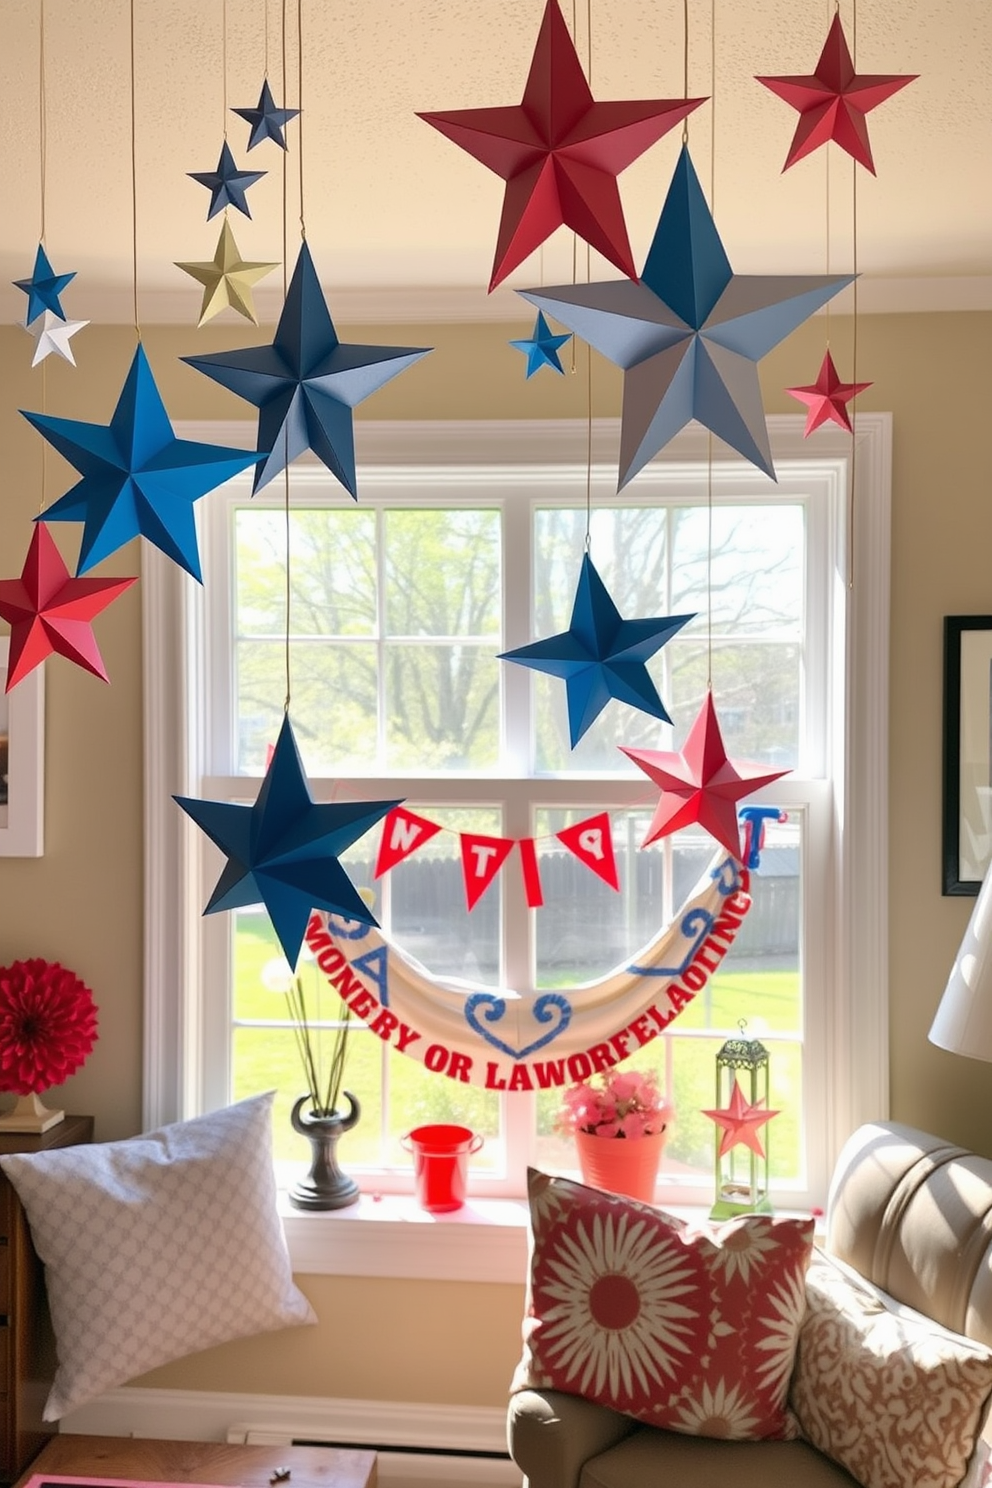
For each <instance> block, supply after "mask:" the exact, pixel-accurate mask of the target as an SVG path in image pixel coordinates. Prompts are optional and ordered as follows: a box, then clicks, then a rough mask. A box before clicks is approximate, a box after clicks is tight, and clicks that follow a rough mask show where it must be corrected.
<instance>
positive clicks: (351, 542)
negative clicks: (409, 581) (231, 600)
mask: <svg viewBox="0 0 992 1488" xmlns="http://www.w3.org/2000/svg"><path fill="white" fill-rule="evenodd" d="M234 521H235V534H234V542H235V585H236V588H235V594H236V604H237V630H238V634H239V635H276V636H283V635H285V633H286V514H285V512H284V511H280V510H278V509H275V508H272V507H251V508H245V507H239V508H237V509H236V511H235V514H234ZM289 526H290V545H291V546H290V572H291V574H292V592H291V595H290V624H291V628H292V632H293V634H294V635H315V636H318V635H319V636H333V635H340V636H363V635H364V636H371V635H374V633H375V628H376V624H375V610H376V581H375V513H374V512H371V511H362V510H354V509H351V508H345V509H343V510H334V509H331V508H327V507H316V508H303V509H298V508H295V507H294V508H293V509H291V511H290V514H289Z"/></svg>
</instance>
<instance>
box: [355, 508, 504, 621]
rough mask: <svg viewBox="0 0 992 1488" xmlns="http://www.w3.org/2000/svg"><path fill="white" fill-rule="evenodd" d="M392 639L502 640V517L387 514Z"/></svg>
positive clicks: (477, 513) (450, 513)
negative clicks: (449, 638)
mask: <svg viewBox="0 0 992 1488" xmlns="http://www.w3.org/2000/svg"><path fill="white" fill-rule="evenodd" d="M384 523H385V534H386V541H385V557H386V568H385V573H386V634H387V635H390V636H476V637H478V636H488V637H489V638H490V640H491V641H492V642H493V643H495V642H496V641H498V640H499V634H500V535H501V527H500V514H499V512H498V511H476V510H465V511H458V510H457V509H453V510H440V511H437V510H435V511H430V510H426V511H425V510H415V511H393V510H388V511H386V512H385V513H384Z"/></svg>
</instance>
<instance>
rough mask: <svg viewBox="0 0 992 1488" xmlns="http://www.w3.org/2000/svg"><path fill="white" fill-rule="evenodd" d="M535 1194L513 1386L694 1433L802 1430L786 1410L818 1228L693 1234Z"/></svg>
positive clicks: (586, 1200)
mask: <svg viewBox="0 0 992 1488" xmlns="http://www.w3.org/2000/svg"><path fill="white" fill-rule="evenodd" d="M529 1191H530V1211H531V1237H532V1254H531V1272H530V1285H529V1295H528V1305H527V1315H526V1319H525V1322H524V1352H523V1358H522V1360H521V1362H520V1365H519V1366H518V1368H517V1371H516V1374H515V1375H514V1378H513V1384H512V1389H513V1390H524V1389H551V1390H563V1391H564V1392H565V1393H566V1394H570V1395H581V1396H584V1397H585V1398H586V1399H587V1400H593V1401H595V1402H597V1404H599V1405H608V1406H611V1407H612V1408H613V1409H614V1410H618V1411H623V1412H624V1413H625V1414H626V1415H629V1416H635V1417H637V1419H639V1420H642V1421H646V1422H648V1423H649V1424H650V1425H652V1426H664V1427H667V1428H668V1429H669V1430H671V1431H681V1432H685V1433H686V1434H688V1435H691V1436H711V1437H726V1438H728V1439H732V1440H736V1441H748V1440H758V1439H760V1438H767V1437H774V1438H785V1437H792V1436H796V1435H797V1434H798V1428H797V1427H796V1424H795V1422H794V1419H793V1417H792V1416H791V1414H790V1413H789V1411H788V1409H787V1405H786V1400H787V1396H788V1390H789V1380H790V1376H791V1374H792V1369H793V1364H794V1362H795V1354H796V1345H797V1341H798V1337H799V1327H800V1324H801V1323H802V1320H803V1313H804V1310H805V1305H806V1302H805V1276H806V1268H807V1266H808V1265H809V1260H810V1254H811V1251H812V1246H813V1221H812V1219H779V1218H777V1217H776V1216H774V1215H771V1214H749V1215H744V1216H742V1217H741V1218H739V1219H733V1220H728V1221H727V1222H726V1223H723V1224H718V1225H710V1224H702V1223H701V1224H698V1225H697V1224H693V1225H689V1224H686V1223H684V1222H683V1221H681V1220H679V1219H676V1218H674V1217H673V1216H672V1215H670V1214H665V1213H663V1212H662V1211H660V1210H658V1209H654V1208H652V1207H651V1206H649V1205H647V1204H639V1203H636V1202H635V1201H634V1200H632V1199H626V1198H621V1197H619V1196H618V1195H616V1194H608V1193H601V1192H599V1191H598V1190H597V1189H591V1188H586V1187H585V1186H584V1185H583V1184H581V1183H574V1182H572V1181H571V1180H570V1179H567V1178H551V1177H548V1176H547V1175H546V1174H544V1173H538V1172H535V1171H534V1170H531V1172H530V1173H529Z"/></svg>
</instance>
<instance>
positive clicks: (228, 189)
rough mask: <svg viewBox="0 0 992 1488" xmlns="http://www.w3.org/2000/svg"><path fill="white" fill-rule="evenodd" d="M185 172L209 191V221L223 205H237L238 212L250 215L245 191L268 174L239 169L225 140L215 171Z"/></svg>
mask: <svg viewBox="0 0 992 1488" xmlns="http://www.w3.org/2000/svg"><path fill="white" fill-rule="evenodd" d="M186 174H187V175H188V176H190V177H192V179H193V180H194V181H199V183H200V185H201V186H206V188H207V190H208V191H209V192H210V210H209V212H208V213H207V221H208V222H209V221H210V219H211V217H216V215H217V213H218V212H221V211H223V209H224V208H225V207H237V209H238V211H239V212H244V214H245V216H246V217H250V216H251V213H250V212H249V210H248V201H247V198H246V196H245V192H246V191H247V190H248V188H249V186H254V184H255V182H256V181H260V180H261V179H262V177H263V176H265V175H268V172H267V171H246V170H239V169H238V167H237V165H236V164H235V161H234V156H233V155H232V154H231V147H230V145H229V144H228V143H227V140H225V141H224V143H223V145H222V146H221V151H220V159H219V160H218V162H217V169H216V170H215V171H187V172H186Z"/></svg>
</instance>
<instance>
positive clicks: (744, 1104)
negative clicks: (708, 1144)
mask: <svg viewBox="0 0 992 1488" xmlns="http://www.w3.org/2000/svg"><path fill="white" fill-rule="evenodd" d="M703 1115H704V1116H708V1117H709V1118H710V1120H711V1121H715V1122H716V1123H717V1125H718V1126H722V1127H723V1129H724V1130H723V1136H722V1137H721V1138H720V1153H719V1155H720V1157H724V1156H725V1155H726V1154H727V1153H728V1152H729V1151H730V1149H731V1147H737V1146H738V1145H740V1146H743V1147H750V1149H751V1151H752V1152H756V1153H757V1155H758V1156H759V1157H764V1155H765V1149H764V1148H763V1147H762V1145H761V1138H760V1137H759V1136H758V1127H759V1126H764V1124H765V1122H766V1121H771V1119H772V1117H773V1116H777V1115H778V1112H777V1111H767V1110H766V1109H765V1108H764V1106H762V1105H761V1103H760V1101H759V1103H758V1104H757V1105H755V1106H752V1105H751V1103H750V1101H749V1100H748V1099H747V1098H746V1096H745V1094H744V1092H743V1090H742V1089H741V1087H740V1084H739V1083H738V1081H737V1080H735V1081H734V1089H733V1094H732V1095H731V1097H730V1105H729V1106H728V1108H727V1109H726V1110H725V1111H704V1112H703Z"/></svg>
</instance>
